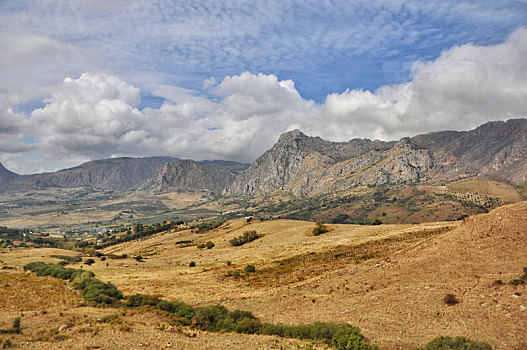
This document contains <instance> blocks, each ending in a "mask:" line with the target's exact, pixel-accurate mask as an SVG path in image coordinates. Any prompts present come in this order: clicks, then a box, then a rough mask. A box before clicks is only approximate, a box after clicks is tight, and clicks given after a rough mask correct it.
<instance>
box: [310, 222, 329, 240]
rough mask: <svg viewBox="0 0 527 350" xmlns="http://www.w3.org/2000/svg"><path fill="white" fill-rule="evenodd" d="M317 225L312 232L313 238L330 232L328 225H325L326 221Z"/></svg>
mask: <svg viewBox="0 0 527 350" xmlns="http://www.w3.org/2000/svg"><path fill="white" fill-rule="evenodd" d="M315 225H316V226H315V228H314V229H313V230H312V231H311V233H313V236H318V235H321V234H323V233H325V232H328V228H327V226H326V225H324V221H317V222H316V224H315Z"/></svg>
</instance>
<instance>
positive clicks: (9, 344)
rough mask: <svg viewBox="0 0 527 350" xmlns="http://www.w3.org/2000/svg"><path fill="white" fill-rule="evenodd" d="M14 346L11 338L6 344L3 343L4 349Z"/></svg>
mask: <svg viewBox="0 0 527 350" xmlns="http://www.w3.org/2000/svg"><path fill="white" fill-rule="evenodd" d="M12 346H13V344H11V340H9V339H6V340H5V342H4V344H2V348H3V349H8V348H10V347H12Z"/></svg>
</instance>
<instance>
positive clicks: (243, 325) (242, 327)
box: [234, 318, 262, 334]
mask: <svg viewBox="0 0 527 350" xmlns="http://www.w3.org/2000/svg"><path fill="white" fill-rule="evenodd" d="M261 328H262V323H261V322H260V321H258V320H257V319H254V318H243V319H241V320H240V321H238V322H236V326H235V327H234V331H235V332H236V333H244V334H258V333H260V329H261Z"/></svg>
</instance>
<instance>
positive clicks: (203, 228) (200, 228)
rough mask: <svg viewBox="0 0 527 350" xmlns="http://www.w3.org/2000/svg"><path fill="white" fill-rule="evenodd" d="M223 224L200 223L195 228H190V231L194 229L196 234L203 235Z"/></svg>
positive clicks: (221, 222)
mask: <svg viewBox="0 0 527 350" xmlns="http://www.w3.org/2000/svg"><path fill="white" fill-rule="evenodd" d="M224 222H225V220H219V221H209V222H202V223H199V224H197V225H196V226H192V229H194V230H195V231H196V233H203V232H207V231H210V230H213V229H215V228H217V227H220V226H221V225H223V223H224Z"/></svg>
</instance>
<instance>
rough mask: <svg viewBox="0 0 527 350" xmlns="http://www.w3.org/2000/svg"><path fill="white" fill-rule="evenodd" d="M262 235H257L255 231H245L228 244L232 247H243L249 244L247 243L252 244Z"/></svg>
mask: <svg viewBox="0 0 527 350" xmlns="http://www.w3.org/2000/svg"><path fill="white" fill-rule="evenodd" d="M262 236H263V235H259V234H258V233H257V232H256V231H254V230H252V231H245V232H244V233H243V235H241V236H238V237H234V238H233V239H231V240H230V241H229V243H230V244H231V245H232V246H235V247H237V246H240V245H244V244H245V243H249V242H252V241H254V240H255V239H258V238H260V237H262Z"/></svg>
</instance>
